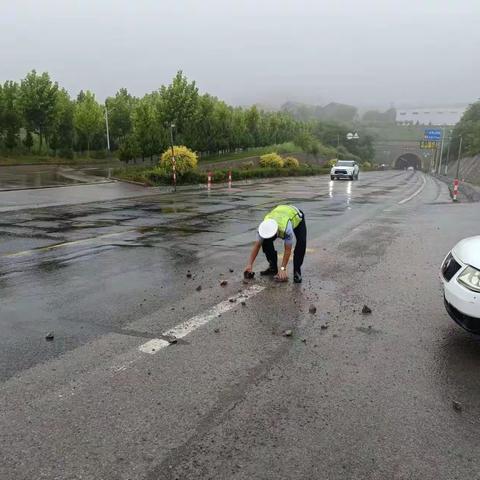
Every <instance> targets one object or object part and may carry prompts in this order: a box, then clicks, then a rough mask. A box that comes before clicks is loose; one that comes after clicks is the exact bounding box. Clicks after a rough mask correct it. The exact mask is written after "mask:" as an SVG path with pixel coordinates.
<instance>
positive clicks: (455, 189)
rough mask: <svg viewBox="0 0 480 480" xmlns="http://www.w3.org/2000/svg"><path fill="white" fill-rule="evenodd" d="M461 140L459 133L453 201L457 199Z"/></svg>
mask: <svg viewBox="0 0 480 480" xmlns="http://www.w3.org/2000/svg"><path fill="white" fill-rule="evenodd" d="M462 140H463V137H462V136H461V135H460V145H459V146H458V160H457V174H456V176H455V180H454V181H453V195H452V200H453V201H454V202H456V201H457V196H458V175H459V172H460V157H461V155H462Z"/></svg>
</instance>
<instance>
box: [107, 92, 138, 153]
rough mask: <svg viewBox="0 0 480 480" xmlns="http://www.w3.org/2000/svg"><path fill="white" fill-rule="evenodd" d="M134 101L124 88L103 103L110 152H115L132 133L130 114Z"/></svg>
mask: <svg viewBox="0 0 480 480" xmlns="http://www.w3.org/2000/svg"><path fill="white" fill-rule="evenodd" d="M136 101H137V100H136V99H135V98H134V97H132V96H131V95H130V94H129V93H128V91H127V89H126V88H121V89H120V90H119V91H118V92H117V93H116V94H115V96H114V97H109V98H107V100H106V101H105V105H106V106H107V108H108V126H109V130H110V145H111V148H112V150H116V148H118V146H119V145H120V143H121V142H123V141H125V140H126V138H127V136H128V135H129V134H130V133H131V131H132V113H133V109H134V107H135V104H136Z"/></svg>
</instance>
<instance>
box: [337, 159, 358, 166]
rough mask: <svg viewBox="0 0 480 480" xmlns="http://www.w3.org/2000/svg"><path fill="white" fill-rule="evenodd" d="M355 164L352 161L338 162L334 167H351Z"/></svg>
mask: <svg viewBox="0 0 480 480" xmlns="http://www.w3.org/2000/svg"><path fill="white" fill-rule="evenodd" d="M354 163H355V162H352V161H347V160H339V161H338V162H337V163H336V166H337V167H353V164H354Z"/></svg>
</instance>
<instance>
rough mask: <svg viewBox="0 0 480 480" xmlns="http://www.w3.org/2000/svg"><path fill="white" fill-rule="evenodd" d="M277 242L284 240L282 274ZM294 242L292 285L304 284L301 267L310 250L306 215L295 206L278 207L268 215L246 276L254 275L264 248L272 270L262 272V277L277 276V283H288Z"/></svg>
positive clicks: (260, 226) (259, 228)
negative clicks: (254, 268)
mask: <svg viewBox="0 0 480 480" xmlns="http://www.w3.org/2000/svg"><path fill="white" fill-rule="evenodd" d="M277 238H281V239H282V240H283V241H284V243H285V251H284V253H283V259H282V263H281V266H280V271H279V270H278V259H277V251H276V250H275V246H274V244H273V242H274V241H275V240H276V239H277ZM294 238H295V239H296V244H295V251H294V253H293V281H294V282H295V283H301V282H302V263H303V258H304V257H305V250H306V248H307V225H306V223H305V215H304V214H303V212H302V211H301V210H299V209H298V208H296V207H294V206H292V205H279V206H278V207H275V208H274V209H273V210H272V211H271V212H269V213H267V215H265V219H264V220H263V222H262V223H260V225H259V227H258V235H257V241H256V242H255V244H254V246H253V249H252V253H251V254H250V258H249V260H248V265H247V266H246V268H245V272H252V268H253V263H254V262H255V259H256V258H257V255H258V252H259V251H260V247H262V250H263V253H264V254H265V256H266V257H267V261H268V263H269V267H268V268H267V269H266V270H264V271H262V272H260V275H271V276H275V279H276V280H279V281H282V282H284V281H287V280H288V274H287V265H288V261H289V259H290V255H291V253H292V246H293V241H294Z"/></svg>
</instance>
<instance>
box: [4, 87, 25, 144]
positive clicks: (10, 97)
mask: <svg viewBox="0 0 480 480" xmlns="http://www.w3.org/2000/svg"><path fill="white" fill-rule="evenodd" d="M21 126H22V115H21V110H20V107H19V87H18V84H17V83H15V82H12V81H6V82H5V83H4V84H3V86H1V85H0V135H2V136H4V143H5V147H6V148H8V149H9V150H11V149H13V148H15V147H16V146H17V143H18V136H19V131H20V127H21Z"/></svg>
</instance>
